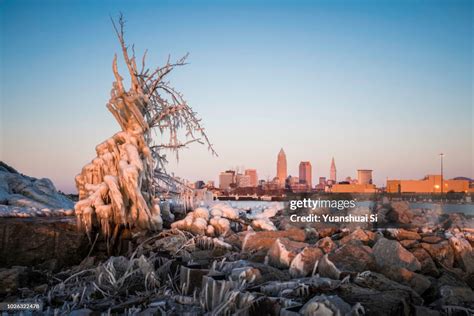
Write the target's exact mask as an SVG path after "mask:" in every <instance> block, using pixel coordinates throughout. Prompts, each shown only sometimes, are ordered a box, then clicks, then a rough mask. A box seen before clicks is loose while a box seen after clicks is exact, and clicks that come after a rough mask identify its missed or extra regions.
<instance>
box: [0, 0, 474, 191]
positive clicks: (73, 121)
mask: <svg viewBox="0 0 474 316" xmlns="http://www.w3.org/2000/svg"><path fill="white" fill-rule="evenodd" d="M348 8H350V10H349V9H348ZM0 11H1V12H0V15H1V30H0V45H1V64H0V70H1V81H2V84H1V85H2V91H1V95H0V97H1V99H0V100H1V107H0V126H1V127H0V160H2V161H5V162H6V163H8V164H9V165H11V166H12V167H14V168H16V169H17V170H18V171H20V172H22V173H24V174H27V175H30V176H34V177H38V178H41V177H46V178H50V179H52V180H53V182H54V183H55V185H56V186H57V187H58V189H60V190H63V191H65V192H75V184H74V177H75V175H76V174H78V173H79V172H80V170H81V168H82V166H84V165H85V164H86V163H87V162H89V161H90V160H91V159H93V158H94V156H95V146H96V145H97V144H99V143H100V142H102V141H104V140H105V139H107V138H108V137H110V136H112V135H113V134H114V133H116V132H117V131H119V129H120V127H119V126H118V124H117V123H116V122H115V120H114V117H113V116H112V114H111V113H110V112H109V111H108V110H107V107H106V103H107V100H108V99H109V97H110V90H111V87H112V82H113V80H114V77H113V73H112V69H111V65H112V59H113V56H114V54H115V53H119V50H120V46H119V44H118V42H117V38H116V36H115V33H114V30H113V28H112V25H111V22H110V15H112V16H114V15H116V14H118V13H119V12H122V13H123V14H124V15H125V17H126V20H127V26H126V38H127V40H128V42H129V43H134V44H135V50H136V52H137V56H139V57H138V58H141V56H142V54H143V52H144V51H145V49H148V64H149V65H150V66H159V65H163V64H164V63H165V62H166V59H167V56H168V54H171V58H172V59H178V58H180V57H181V56H183V55H185V54H186V53H187V52H189V53H190V57H189V63H190V64H189V65H186V66H184V67H181V68H179V69H177V70H176V71H175V73H174V75H173V77H172V78H171V80H172V84H173V85H174V86H175V87H176V89H177V90H178V91H180V92H182V93H183V95H184V96H185V98H186V99H187V100H188V102H189V104H190V105H191V106H192V107H193V109H194V110H195V111H196V112H197V113H198V116H199V117H200V118H202V122H203V125H204V127H205V128H206V132H207V135H208V136H209V138H210V140H211V142H212V143H213V144H214V147H215V149H216V151H217V152H218V154H219V156H218V157H215V156H212V155H211V153H210V152H208V151H207V148H206V147H205V146H200V145H199V144H191V145H190V146H189V149H184V150H183V151H182V152H181V153H180V156H179V157H180V160H179V163H178V162H176V161H175V159H174V155H173V154H172V153H170V154H169V160H170V165H169V167H168V169H169V171H171V172H174V173H175V174H176V175H178V176H180V177H183V178H186V179H189V180H191V181H196V180H204V181H207V180H214V181H216V182H217V179H218V175H219V172H221V171H223V170H226V169H229V168H235V167H241V168H242V169H243V168H252V169H256V170H257V173H258V177H259V178H260V179H267V178H273V177H275V175H276V163H277V155H278V152H279V151H280V149H281V148H283V149H284V151H285V153H286V159H287V166H288V174H289V175H297V174H298V166H299V163H300V161H309V162H310V163H311V165H312V176H313V183H317V179H318V178H319V177H320V176H324V177H329V172H330V164H331V158H332V157H334V159H335V162H336V165H337V173H338V177H340V178H341V179H343V178H345V177H346V176H351V177H353V178H354V177H356V176H357V169H372V170H373V176H374V182H375V184H377V185H384V184H385V181H386V179H387V178H389V179H420V178H423V177H424V176H425V175H427V174H439V171H440V157H439V153H440V152H443V153H445V154H446V155H445V157H444V173H445V177H446V178H453V177H457V176H465V177H470V178H474V165H473V161H474V145H473V121H474V116H473V115H474V114H473V108H472V104H473V103H472V101H473V100H472V98H473V94H472V88H473V82H472V78H473V77H472V71H473V60H472V35H473V34H472V18H473V17H472V2H470V1H451V2H448V1H417V2H411V1H399V2H389V1H360V2H348V1H316V2H313V1H275V2H274V3H272V4H271V5H270V4H268V3H267V2H264V1H252V2H251V1H228V2H225V3H220V2H218V1H157V2H153V3H152V2H147V1H137V2H121V1H101V2H84V1H83V2H75V1H72V2H59V1H41V2H40V1H21V2H14V1H3V2H1V4H0ZM124 67H125V66H124V65H123V64H119V68H120V71H121V73H122V74H123V75H124V76H125V73H126V70H125V69H124ZM127 79H128V78H127ZM126 82H127V84H128V81H127V80H126Z"/></svg>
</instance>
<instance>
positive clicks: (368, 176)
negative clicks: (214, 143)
mask: <svg viewBox="0 0 474 316" xmlns="http://www.w3.org/2000/svg"><path fill="white" fill-rule="evenodd" d="M442 156H443V157H444V154H443V155H442ZM373 171H374V170H373V169H361V168H357V169H356V170H355V173H356V176H355V177H354V176H352V175H346V176H343V177H341V179H339V180H337V175H336V173H337V169H336V163H335V159H334V157H332V158H331V162H330V167H329V172H328V174H329V177H326V176H321V175H319V176H318V175H316V174H313V168H312V164H311V162H310V161H300V162H299V164H298V173H297V174H294V175H292V174H290V173H289V172H288V165H287V161H286V153H285V151H284V149H283V148H281V149H280V151H279V152H278V155H277V159H276V174H275V175H274V176H273V177H270V176H267V177H266V178H259V177H258V176H257V175H258V171H257V169H245V168H244V167H237V168H235V169H233V168H228V169H227V170H226V171H222V172H220V174H219V181H218V183H219V185H218V187H219V188H220V189H221V190H225V189H229V188H230V185H231V184H234V185H235V186H236V187H257V186H258V185H257V183H258V182H260V181H264V182H266V183H272V184H277V185H278V187H280V188H283V187H284V186H286V185H288V184H289V185H290V186H292V185H295V184H298V185H299V186H298V188H297V190H302V189H303V187H305V186H306V188H307V189H309V190H311V189H315V188H317V186H318V184H319V185H321V184H322V183H321V181H322V179H324V180H325V181H326V179H327V180H328V182H327V183H326V182H325V183H324V186H325V185H329V186H333V185H337V184H351V185H354V184H356V185H361V186H362V187H358V188H357V187H354V186H353V187H352V189H353V190H358V189H360V190H364V191H365V192H366V193H368V192H372V191H373V190H375V189H376V188H384V187H385V186H386V185H387V186H389V182H390V183H392V188H391V190H392V192H393V190H394V189H393V183H418V182H419V181H421V180H426V179H428V178H430V179H431V178H432V179H434V178H436V179H438V178H439V179H441V178H444V177H443V176H442V175H438V174H437V173H436V172H432V173H427V174H425V175H424V176H423V177H420V178H416V179H415V178H410V179H402V178H391V179H389V178H388V177H387V178H386V179H385V180H386V182H384V183H383V184H381V185H379V184H376V183H375V182H374V180H373V179H374V178H373ZM251 176H252V177H253V180H251V179H250V178H251ZM239 178H240V179H243V178H245V179H244V182H242V181H241V180H239ZM281 178H283V179H285V180H284V181H281ZM461 178H462V176H461ZM439 179H438V180H436V181H440V180H439ZM202 180H203V179H201V180H200V181H202ZM313 180H317V181H313ZM444 180H446V181H448V180H454V177H453V178H452V179H449V177H448V178H444ZM472 180H473V181H474V179H472ZM212 182H214V181H212ZM454 182H456V181H454ZM454 182H453V183H454ZM314 183H317V185H313V184H314ZM424 184H425V185H426V183H424ZM408 186H409V187H410V185H408ZM411 186H412V187H413V184H411ZM421 186H423V185H421ZM336 187H337V186H336ZM336 187H334V188H336ZM319 189H321V188H319ZM346 189H347V188H344V187H341V186H339V187H337V188H336V190H340V191H339V192H343V191H344V190H346ZM336 192H337V191H336Z"/></svg>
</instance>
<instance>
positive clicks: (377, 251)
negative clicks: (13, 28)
mask: <svg viewBox="0 0 474 316" xmlns="http://www.w3.org/2000/svg"><path fill="white" fill-rule="evenodd" d="M372 249H373V251H374V256H375V261H376V263H377V267H378V268H379V269H380V270H383V269H385V268H390V267H396V268H406V269H408V270H411V271H417V270H420V269H421V264H420V262H419V261H418V260H417V259H416V257H415V256H414V255H413V254H412V253H411V252H409V251H408V250H406V249H405V248H403V246H402V245H400V243H399V242H398V241H396V240H388V239H386V238H380V239H379V240H378V241H377V243H376V244H375V245H374V247H373V248H372Z"/></svg>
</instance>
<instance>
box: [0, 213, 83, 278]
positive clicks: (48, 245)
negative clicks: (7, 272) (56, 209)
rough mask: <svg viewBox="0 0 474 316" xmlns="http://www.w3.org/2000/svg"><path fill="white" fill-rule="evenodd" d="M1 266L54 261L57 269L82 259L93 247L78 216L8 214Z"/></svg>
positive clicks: (0, 225)
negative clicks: (18, 216) (15, 215)
mask: <svg viewBox="0 0 474 316" xmlns="http://www.w3.org/2000/svg"><path fill="white" fill-rule="evenodd" d="M0 245H2V247H0V267H10V266H14V265H21V266H33V265H38V264H44V263H46V262H53V264H52V265H53V266H52V267H51V268H53V269H59V268H61V267H63V266H68V265H73V264H77V263H79V262H80V261H81V260H82V259H83V258H84V257H85V256H86V255H87V252H88V250H89V242H88V239H87V237H86V236H85V234H84V233H82V232H78V231H77V228H76V224H75V218H68V219H62V220H59V219H57V218H53V217H50V218H21V219H20V218H7V219H2V220H1V221H0Z"/></svg>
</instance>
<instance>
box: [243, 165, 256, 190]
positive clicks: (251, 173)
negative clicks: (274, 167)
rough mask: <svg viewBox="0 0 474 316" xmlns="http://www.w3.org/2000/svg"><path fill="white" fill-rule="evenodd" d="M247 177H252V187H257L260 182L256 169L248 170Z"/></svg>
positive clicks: (246, 171)
mask: <svg viewBox="0 0 474 316" xmlns="http://www.w3.org/2000/svg"><path fill="white" fill-rule="evenodd" d="M245 175H247V176H250V186H251V187H256V186H257V184H258V183H257V182H258V177H257V170H255V169H246V170H245Z"/></svg>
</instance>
